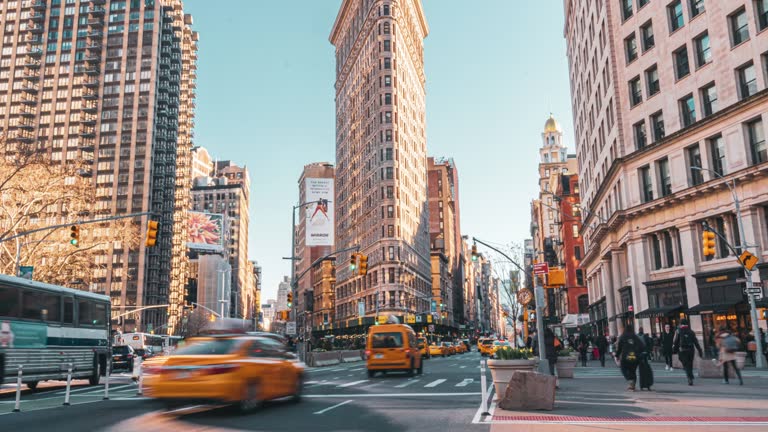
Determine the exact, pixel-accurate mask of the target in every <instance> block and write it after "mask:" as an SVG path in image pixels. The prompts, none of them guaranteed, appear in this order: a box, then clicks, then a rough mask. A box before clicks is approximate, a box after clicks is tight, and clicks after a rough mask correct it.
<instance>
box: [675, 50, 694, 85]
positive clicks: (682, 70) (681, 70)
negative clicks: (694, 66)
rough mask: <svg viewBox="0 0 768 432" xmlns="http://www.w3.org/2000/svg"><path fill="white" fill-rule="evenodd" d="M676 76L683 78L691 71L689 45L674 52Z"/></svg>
mask: <svg viewBox="0 0 768 432" xmlns="http://www.w3.org/2000/svg"><path fill="white" fill-rule="evenodd" d="M673 55H674V57H675V74H676V75H675V76H676V77H677V79H682V78H685V77H686V76H688V74H690V73H691V65H690V64H689V63H688V47H687V46H685V45H683V46H682V47H680V48H678V49H677V51H675V52H674V54H673Z"/></svg>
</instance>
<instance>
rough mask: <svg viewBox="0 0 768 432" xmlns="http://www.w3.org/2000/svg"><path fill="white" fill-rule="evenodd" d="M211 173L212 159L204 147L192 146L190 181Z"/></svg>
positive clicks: (208, 175)
mask: <svg viewBox="0 0 768 432" xmlns="http://www.w3.org/2000/svg"><path fill="white" fill-rule="evenodd" d="M212 175H213V159H211V155H210V154H209V153H208V150H206V149H205V147H200V146H197V147H194V148H192V176H191V180H192V182H194V181H195V179H197V178H200V177H210V176H212Z"/></svg>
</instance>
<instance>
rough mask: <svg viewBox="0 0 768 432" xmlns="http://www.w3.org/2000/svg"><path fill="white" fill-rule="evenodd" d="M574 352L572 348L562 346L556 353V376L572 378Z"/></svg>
mask: <svg viewBox="0 0 768 432" xmlns="http://www.w3.org/2000/svg"><path fill="white" fill-rule="evenodd" d="M577 360H578V357H576V352H575V351H574V350H573V348H563V349H561V350H560V351H559V352H558V353H557V365H556V369H557V377H558V378H573V369H574V368H575V367H576V361H577Z"/></svg>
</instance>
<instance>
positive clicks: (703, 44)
mask: <svg viewBox="0 0 768 432" xmlns="http://www.w3.org/2000/svg"><path fill="white" fill-rule="evenodd" d="M693 43H694V45H695V46H696V66H697V67H702V66H704V65H705V64H707V63H709V62H711V61H712V49H711V48H710V46H709V33H708V32H704V34H702V35H701V36H699V37H697V38H696V39H694V40H693Z"/></svg>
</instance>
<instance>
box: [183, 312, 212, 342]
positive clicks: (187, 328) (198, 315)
mask: <svg viewBox="0 0 768 432" xmlns="http://www.w3.org/2000/svg"><path fill="white" fill-rule="evenodd" d="M211 316H212V314H211V313H210V312H208V311H205V310H200V309H195V310H193V311H192V312H190V314H189V315H188V316H187V321H186V324H185V325H184V327H183V329H182V334H183V335H184V336H185V337H195V336H199V335H200V333H201V332H202V331H203V329H204V328H205V327H206V326H207V325H208V324H209V323H210V321H209V320H210V317H211Z"/></svg>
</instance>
